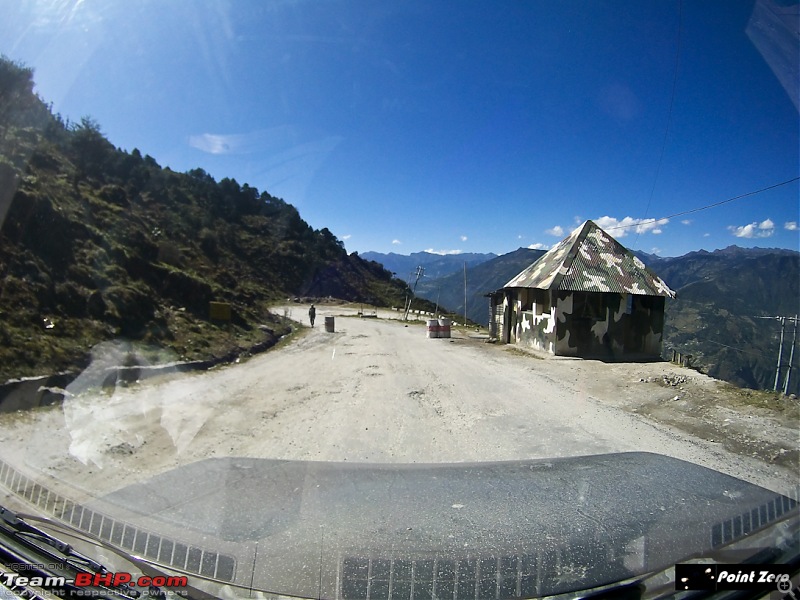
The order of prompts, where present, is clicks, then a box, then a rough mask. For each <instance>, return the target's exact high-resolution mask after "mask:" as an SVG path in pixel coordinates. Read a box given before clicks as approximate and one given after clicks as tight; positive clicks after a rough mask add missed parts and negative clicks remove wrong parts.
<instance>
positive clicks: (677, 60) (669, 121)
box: [633, 0, 683, 248]
mask: <svg viewBox="0 0 800 600" xmlns="http://www.w3.org/2000/svg"><path fill="white" fill-rule="evenodd" d="M682 29H683V2H682V0H678V31H677V33H676V34H675V70H674V72H673V74H672V93H671V94H670V99H669V110H668V111H667V126H666V127H665V128H664V139H663V140H662V141H661V153H660V154H659V156H658V166H656V176H655V177H654V178H653V187H652V188H650V197H649V198H648V199H647V207H646V208H645V209H644V216H645V217H647V213H648V212H650V204H651V203H652V202H653V195H654V194H655V191H656V184H657V183H658V177H659V175H661V165H662V163H663V162H664V151H665V150H666V148H667V137H668V135H669V130H670V126H671V125H672V108H673V106H674V105H675V89H676V88H677V87H678V66H679V65H680V58H681V31H682ZM639 235H640V234H639V233H638V232H637V233H636V239H635V240H634V241H633V247H634V248H636V244H638V243H639Z"/></svg>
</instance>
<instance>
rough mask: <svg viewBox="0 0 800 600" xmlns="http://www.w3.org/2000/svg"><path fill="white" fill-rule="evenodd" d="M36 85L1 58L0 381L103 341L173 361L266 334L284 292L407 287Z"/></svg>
mask: <svg viewBox="0 0 800 600" xmlns="http://www.w3.org/2000/svg"><path fill="white" fill-rule="evenodd" d="M33 85H34V82H33V73H32V70H31V69H28V68H25V67H24V66H21V65H18V64H16V63H14V62H12V61H9V60H7V59H0V382H1V381H3V380H5V379H7V378H10V377H19V376H24V375H33V374H40V373H47V372H52V371H53V370H60V369H76V368H80V367H81V366H82V365H83V364H85V363H86V361H87V360H88V356H89V354H88V353H89V350H90V349H91V348H92V346H93V345H95V344H96V343H98V342H100V341H103V340H109V339H119V338H124V339H128V340H136V341H137V342H140V343H141V344H149V345H152V346H153V347H158V348H161V349H165V350H167V351H168V352H169V353H171V354H172V355H174V356H175V357H176V358H207V357H209V356H213V355H222V354H228V353H231V352H236V351H238V350H241V349H243V348H247V347H250V346H252V345H253V344H261V345H264V344H265V343H266V344H270V343H272V342H274V341H275V340H276V339H277V338H279V337H280V336H281V335H283V334H284V333H286V332H287V331H288V330H289V328H288V325H287V324H286V323H283V322H282V321H281V320H280V319H278V318H277V317H275V316H272V315H270V314H269V313H268V311H267V307H268V305H269V304H270V303H271V302H273V301H276V300H279V299H285V298H286V297H287V296H308V297H325V296H334V297H337V298H342V299H346V300H353V301H361V302H369V303H374V304H379V305H390V304H394V305H401V304H402V302H403V298H404V292H405V284H404V283H403V282H401V281H400V280H397V279H394V278H393V277H392V275H391V273H389V272H388V271H386V270H385V269H383V267H381V266H380V265H379V264H377V263H375V262H368V261H364V260H361V259H360V258H359V257H358V256H357V255H355V254H353V255H348V254H347V253H346V251H345V249H344V247H343V244H342V243H341V242H340V241H339V240H338V239H336V237H335V236H334V235H333V234H332V233H331V232H330V231H328V230H327V229H321V230H315V229H313V228H312V227H310V226H309V225H308V224H307V223H306V222H305V221H304V220H303V219H302V218H301V217H300V215H299V213H298V212H297V210H296V209H295V208H294V207H293V206H291V205H290V204H288V203H287V202H285V201H283V200H282V199H280V198H276V197H273V196H271V195H270V194H269V193H267V192H264V191H259V190H257V189H256V188H254V187H251V186H249V185H247V184H246V183H244V184H240V183H239V182H237V181H235V180H233V179H222V180H221V181H215V180H214V179H213V178H212V177H211V176H209V175H208V174H207V173H205V172H204V171H203V170H202V169H195V170H192V171H190V172H188V173H177V172H173V171H171V170H170V169H169V168H162V167H161V166H159V164H158V163H157V162H156V161H155V159H153V158H152V157H150V156H148V155H147V154H143V153H142V152H141V151H139V150H137V149H134V150H132V151H130V152H127V151H123V150H121V149H118V148H116V147H114V145H113V144H112V143H111V142H110V141H109V140H108V139H106V137H105V136H104V135H103V133H102V130H101V125H100V124H99V123H96V122H95V121H93V120H92V119H90V118H83V119H81V121H80V122H79V123H72V122H68V121H66V120H65V119H63V118H62V117H60V116H59V115H57V114H53V112H52V110H51V108H50V107H49V106H48V105H47V104H45V102H44V101H43V100H42V99H40V98H38V97H37V96H36V95H35V94H34V92H33ZM212 301H217V302H224V303H228V304H230V306H231V308H232V322H231V323H226V322H219V321H212V320H210V318H209V316H210V315H209V306H210V302H212Z"/></svg>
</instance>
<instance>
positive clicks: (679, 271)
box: [412, 246, 800, 394]
mask: <svg viewBox="0 0 800 600" xmlns="http://www.w3.org/2000/svg"><path fill="white" fill-rule="evenodd" d="M543 254H544V252H543V251H541V250H530V249H527V248H519V249H518V250H515V251H514V252H510V253H508V254H504V255H502V256H497V257H495V258H491V259H489V260H486V261H483V262H481V263H480V264H477V265H474V266H471V267H470V266H468V268H467V316H468V318H469V319H471V320H472V321H474V322H476V323H480V324H482V325H485V324H486V323H487V321H488V315H489V302H488V299H487V298H486V297H485V294H486V293H488V292H490V291H493V290H497V289H500V288H502V287H503V286H504V285H505V284H506V283H507V282H508V281H510V280H511V279H512V278H513V277H514V276H515V275H517V274H518V273H519V272H520V271H522V270H523V269H525V268H526V267H528V266H529V265H530V264H531V263H532V262H534V261H535V260H538V259H539V257H541V256H542V255H543ZM634 254H636V255H637V256H638V257H639V258H640V259H641V260H642V262H644V263H645V264H646V265H647V266H648V267H650V268H651V269H652V270H653V271H655V272H656V273H657V274H658V275H659V276H660V277H661V278H662V279H663V280H664V281H665V282H666V283H667V284H668V285H669V286H670V287H671V288H672V289H673V290H675V291H676V292H677V298H676V299H675V300H670V301H668V303H667V316H666V324H665V332H664V346H663V347H664V351H663V356H664V357H665V358H667V357H669V356H671V353H672V350H673V349H676V350H679V351H681V352H683V353H688V354H692V361H693V365H694V366H695V367H696V368H698V369H699V370H701V371H703V372H706V373H708V374H709V375H711V376H713V377H717V378H719V379H723V380H727V381H730V382H732V383H735V384H737V385H740V386H744V387H750V388H756V389H771V388H772V386H773V384H774V381H775V370H776V369H775V367H776V362H777V354H778V345H779V339H778V338H779V334H780V326H779V322H778V321H777V319H764V318H761V317H773V316H792V315H795V314H797V313H800V253H798V252H795V251H792V250H785V249H777V248H740V247H738V246H729V247H728V248H725V249H722V250H715V251H713V252H708V251H706V250H699V251H696V252H690V253H688V254H686V255H684V256H679V257H671V258H662V257H659V256H656V255H653V254H647V253H645V252H638V251H637V252H634ZM412 256H413V255H412ZM456 258H458V257H456ZM417 294H418V296H421V297H423V298H426V299H428V300H430V301H431V302H437V300H438V303H439V305H440V306H445V307H447V308H448V309H449V310H451V311H453V312H455V313H458V314H463V313H464V273H463V259H462V260H461V263H460V265H459V268H458V270H457V271H456V272H452V273H450V274H449V275H445V276H443V277H439V278H427V277H425V278H423V279H421V280H420V283H419V285H418V287H417ZM785 338H786V339H785V341H784V355H783V363H784V364H783V367H782V372H781V379H780V386H781V387H782V386H783V377H784V374H785V370H786V365H787V364H788V359H789V352H790V344H791V340H792V330H791V324H788V325H787V328H786V334H785ZM798 362H800V353H799V352H797V351H796V352H795V361H794V366H795V368H794V369H793V373H792V380H791V385H790V390H789V391H790V392H791V393H795V394H798V393H800V369H798V368H797V364H798Z"/></svg>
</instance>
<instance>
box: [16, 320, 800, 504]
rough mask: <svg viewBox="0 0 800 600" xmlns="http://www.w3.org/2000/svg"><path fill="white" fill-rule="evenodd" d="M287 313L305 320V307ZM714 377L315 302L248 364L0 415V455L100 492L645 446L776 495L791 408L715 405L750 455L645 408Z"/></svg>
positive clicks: (786, 477) (791, 478)
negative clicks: (260, 469) (535, 350)
mask: <svg viewBox="0 0 800 600" xmlns="http://www.w3.org/2000/svg"><path fill="white" fill-rule="evenodd" d="M291 310H292V311H293V313H294V317H295V318H297V319H298V320H303V319H305V315H306V311H307V307H303V306H299V305H295V306H293V307H292V309H291ZM343 313H347V314H348V316H343ZM333 314H335V315H336V317H335V319H336V320H335V328H336V331H335V333H326V332H325V331H324V327H323V326H322V325H323V324H324V318H325V316H328V315H333ZM392 315H393V313H388V311H387V313H385V314H384V313H382V314H381V315H380V316H381V317H388V316H392ZM687 373H689V374H690V375H689V376H688V378H687V375H686V374H687ZM664 377H667V380H666V381H672V382H673V384H674V382H675V381H678V382H679V385H678V384H676V385H675V386H673V387H670V385H664V383H663V381H661V380H660V379H659V378H661V379H663V378H664ZM670 377H672V378H673V379H672V380H669V378H670ZM681 377H682V378H684V380H681V379H680V378H681ZM674 378H678V379H674ZM659 382H660V383H659ZM716 385H717V382H714V381H713V380H710V379H708V378H705V377H704V376H702V375H699V374H697V373H693V372H691V371H686V370H684V369H680V368H679V367H675V366H672V365H668V364H664V363H650V364H631V365H611V364H604V363H600V362H596V361H581V360H571V359H541V360H537V359H536V358H534V357H533V356H531V355H528V354H525V353H520V352H519V351H514V350H513V349H509V348H507V347H501V346H493V345H490V344H486V343H483V340H480V339H474V338H470V336H469V335H468V334H465V333H464V332H461V333H455V334H454V338H453V339H450V340H446V339H426V336H425V329H424V327H422V326H420V325H418V324H415V325H409V326H406V325H404V324H403V323H402V322H399V321H396V320H388V319H384V318H381V319H367V318H363V319H362V318H358V317H357V316H355V315H354V311H353V310H350V311H348V310H347V309H342V308H339V307H332V306H331V307H325V306H322V307H318V310H317V326H316V327H315V328H314V329H313V330H310V331H309V332H308V333H307V334H306V335H301V336H299V338H298V339H296V340H295V341H293V342H291V343H290V344H288V345H286V346H285V347H283V348H280V349H277V350H274V351H271V352H268V353H266V354H264V355H260V356H256V357H254V358H252V359H250V360H248V361H247V362H245V363H242V364H239V365H232V366H229V367H224V368H218V369H215V370H212V371H209V372H206V373H200V374H190V375H176V376H172V377H170V378H166V379H164V380H161V381H146V382H143V383H140V384H137V385H133V386H131V387H128V388H123V387H118V388H116V389H115V390H114V391H113V392H111V393H109V392H99V391H98V392H96V393H86V394H82V395H79V396H75V397H72V398H69V399H68V400H67V401H65V403H64V405H63V406H59V407H50V408H45V409H37V410H34V411H29V412H26V413H15V414H9V415H0V456H2V458H4V459H6V460H8V461H9V462H10V463H12V464H17V465H20V466H21V465H25V467H26V469H27V470H29V471H32V472H40V473H41V472H43V473H46V474H49V475H50V476H52V477H53V478H54V479H57V480H60V481H61V482H69V484H70V485H71V486H74V488H75V489H76V490H81V489H83V490H84V491H85V492H86V493H87V494H89V493H90V494H91V495H97V494H98V493H101V492H104V491H111V490H114V489H116V488H118V487H120V485H121V484H122V483H123V482H125V483H128V482H131V481H132V480H140V479H143V478H145V477H147V476H149V475H153V474H157V473H160V472H163V471H165V470H168V469H170V468H174V467H175V466H178V465H182V464H187V463H191V462H194V461H197V460H200V459H203V458H207V457H214V456H217V457H220V456H247V457H265V458H287V459H304V460H325V461H358V462H404V463H405V462H450V461H494V460H507V459H523V458H524V459H529V458H548V457H560V456H575V455H582V454H598V453H606V452H622V451H650V452H657V453H660V454H665V455H669V456H673V457H676V458H680V459H684V460H687V461H690V462H694V463H697V464H700V465H703V466H707V467H711V468H713V469H716V470H719V471H722V472H724V473H728V474H730V475H733V476H736V477H739V478H741V479H745V480H747V481H750V482H753V483H756V484H759V485H762V486H764V487H768V488H770V489H773V490H775V491H779V492H784V493H785V492H786V491H787V490H789V489H790V488H791V487H792V486H793V485H795V484H796V482H797V471H796V469H793V468H791V465H789V466H787V465H786V464H776V463H775V462H771V461H770V459H769V457H768V456H766V455H765V454H764V453H770V452H773V453H774V452H777V453H778V454H779V455H781V454H782V453H781V452H780V451H781V450H784V453H791V452H796V450H797V447H798V428H797V425H798V417H797V411H796V410H793V411H789V412H787V413H785V414H784V415H783V417H782V418H775V417H773V416H770V415H768V414H758V413H757V411H756V412H754V411H748V412H747V414H733V412H735V411H733V412H731V414H728V413H726V414H728V417H729V418H728V422H727V423H722V424H720V425H719V427H718V428H717V429H715V430H712V431H723V435H725V434H724V430H723V429H720V428H723V427H727V428H728V429H727V431H730V432H733V431H734V430H736V431H738V432H739V433H738V434H737V435H740V437H741V436H744V438H747V439H750V438H752V439H753V440H755V441H757V442H759V443H760V444H761V446H758V445H757V447H758V448H762V450H763V452H749V451H748V449H747V447H744V446H742V447H732V449H729V447H726V444H725V443H724V442H725V440H724V439H713V436H714V435H717V434H708V433H706V434H703V432H697V433H698V435H691V434H689V433H686V432H685V431H684V430H682V429H680V428H679V427H678V426H679V425H680V423H679V422H678V421H677V420H673V421H672V422H673V423H677V424H678V425H677V426H676V425H674V424H673V425H668V424H664V423H668V422H670V420H669V419H663V418H662V419H660V420H661V421H662V422H661V423H659V422H657V421H656V420H653V419H658V418H659V417H658V414H657V412H658V411H656V410H650V413H652V414H651V417H652V418H648V417H646V416H645V415H647V414H650V413H648V411H647V410H643V408H642V407H647V406H650V407H651V409H652V408H653V406H654V405H655V404H657V405H658V406H662V405H666V404H667V403H668V402H670V401H671V402H672V405H671V407H670V410H671V412H672V413H674V414H682V416H683V418H687V415H689V414H690V411H692V410H694V409H695V408H696V407H693V406H692V405H686V404H685V401H683V402H684V404H683V405H681V402H682V400H681V399H680V396H688V395H690V393H691V390H692V389H695V395H696V392H697V390H703V392H704V393H705V394H706V395H707V396H709V395H710V397H711V398H712V399H713V392H714V389H715V387H714V386H716ZM673 397H675V398H673ZM729 412H730V411H729ZM637 413H638V414H637ZM707 414H710V413H707ZM697 419H700V416H699V413H698V417H697ZM689 420H690V421H691V419H689ZM683 429H686V428H685V427H684V428H683ZM742 432H744V433H742ZM747 436H750V438H748V437H747ZM703 437H705V438H707V439H703ZM728 446H729V445H728Z"/></svg>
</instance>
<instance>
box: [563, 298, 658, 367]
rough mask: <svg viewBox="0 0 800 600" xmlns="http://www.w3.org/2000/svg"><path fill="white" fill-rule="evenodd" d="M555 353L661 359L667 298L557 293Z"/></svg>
mask: <svg viewBox="0 0 800 600" xmlns="http://www.w3.org/2000/svg"><path fill="white" fill-rule="evenodd" d="M556 315H557V323H556V342H555V354H558V355H560V356H598V357H604V358H619V357H622V356H626V355H628V356H630V355H646V356H658V355H659V354H660V352H661V340H662V335H663V330H664V298H663V297H660V296H643V295H635V294H612V293H599V292H569V291H560V292H557V293H556Z"/></svg>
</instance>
